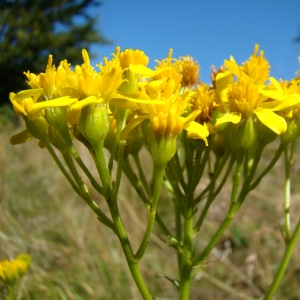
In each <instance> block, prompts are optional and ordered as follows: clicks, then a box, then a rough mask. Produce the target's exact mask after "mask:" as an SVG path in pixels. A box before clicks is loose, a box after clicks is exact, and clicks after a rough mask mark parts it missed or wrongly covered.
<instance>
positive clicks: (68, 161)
mask: <svg viewBox="0 0 300 300" xmlns="http://www.w3.org/2000/svg"><path fill="white" fill-rule="evenodd" d="M62 155H63V157H64V159H65V162H66V164H67V165H68V167H69V170H70V172H71V173H72V175H73V177H74V179H75V181H76V183H77V185H78V187H79V190H80V194H79V195H80V196H81V197H82V199H83V200H84V201H85V202H86V204H87V205H88V206H89V207H90V208H91V209H92V211H93V212H94V213H95V214H96V215H97V216H98V219H99V221H100V222H102V223H103V224H105V225H106V226H108V227H109V228H111V229H112V230H113V231H114V232H115V226H114V224H113V223H112V221H111V220H110V219H109V218H108V217H107V216H106V215H105V214H104V213H103V212H102V210H101V209H100V208H99V206H98V205H97V204H96V202H95V201H94V200H93V199H92V198H91V196H90V193H89V191H88V188H87V186H86V185H85V184H84V182H83V181H82V178H81V177H80V175H79V174H78V171H77V169H76V167H75V165H74V162H73V160H72V157H71V156H70V154H69V153H62Z"/></svg>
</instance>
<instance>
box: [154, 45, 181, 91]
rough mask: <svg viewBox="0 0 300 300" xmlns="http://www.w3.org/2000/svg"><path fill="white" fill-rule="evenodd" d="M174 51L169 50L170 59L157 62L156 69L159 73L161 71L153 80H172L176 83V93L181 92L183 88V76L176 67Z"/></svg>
mask: <svg viewBox="0 0 300 300" xmlns="http://www.w3.org/2000/svg"><path fill="white" fill-rule="evenodd" d="M172 53H173V49H170V50H169V53H168V57H167V58H164V59H162V60H161V61H159V60H156V62H157V66H156V67H155V68H156V70H157V71H159V70H160V71H161V72H160V73H159V74H158V75H156V76H154V77H153V80H164V79H166V80H168V78H172V79H173V81H174V83H175V84H174V92H175V91H177V90H179V89H180V87H181V81H182V74H180V73H179V72H178V70H177V68H176V66H175V63H176V61H177V60H176V59H174V58H172Z"/></svg>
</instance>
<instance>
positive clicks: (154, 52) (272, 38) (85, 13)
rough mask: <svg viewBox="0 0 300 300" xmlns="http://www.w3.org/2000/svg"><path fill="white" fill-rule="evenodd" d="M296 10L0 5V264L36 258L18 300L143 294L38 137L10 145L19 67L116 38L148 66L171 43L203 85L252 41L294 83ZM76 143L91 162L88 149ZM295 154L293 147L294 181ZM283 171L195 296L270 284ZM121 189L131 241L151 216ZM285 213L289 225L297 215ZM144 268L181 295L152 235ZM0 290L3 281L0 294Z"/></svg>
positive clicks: (294, 285)
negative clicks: (196, 69) (193, 64)
mask: <svg viewBox="0 0 300 300" xmlns="http://www.w3.org/2000/svg"><path fill="white" fill-rule="evenodd" d="M299 11H300V2H299V1H298V0H290V1H283V0H277V1H271V0H266V1H238V0H228V1H221V0H215V1H197V0H186V1H179V0H174V1H171V0H160V1H159V0H152V1H138V0H123V1H122V0H103V1H101V3H100V1H95V0H76V1H67V0H52V1H50V0H1V1H0V80H1V85H0V104H1V105H0V212H1V213H0V260H2V259H9V258H12V257H15V256H16V255H17V254H19V253H21V252H26V253H29V254H30V255H31V256H32V259H33V264H32V268H31V269H30V272H29V274H28V275H27V276H26V277H25V278H24V281H23V283H22V285H21V286H20V290H19V291H20V294H19V297H20V299H23V298H24V299H113V298H114V299H140V298H139V293H138V292H137V290H136V288H135V287H134V284H133V282H132V280H131V278H130V274H129V272H128V270H127V266H126V263H125V261H124V258H123V256H122V252H121V249H120V247H119V244H118V241H117V240H116V239H115V237H114V236H113V235H111V233H110V231H109V229H107V228H105V227H104V226H102V225H101V224H99V222H98V221H97V219H96V218H95V217H94V216H93V214H92V213H91V212H90V211H89V210H88V208H87V207H85V205H84V203H82V200H81V199H79V198H78V197H77V195H76V194H75V193H74V192H73V191H72V189H71V188H70V187H68V185H67V184H64V183H65V179H64V178H62V176H61V174H60V173H59V171H58V170H57V168H56V166H55V165H54V162H53V161H52V160H51V159H50V157H49V156H48V154H47V153H46V152H45V150H40V149H39V148H37V147H36V145H35V144H36V141H31V142H29V143H27V144H26V145H21V146H11V145H10V144H9V137H10V136H11V135H13V134H14V133H16V132H18V131H20V128H22V126H21V125H20V124H21V123H22V120H19V118H18V117H17V116H16V114H15V113H13V112H12V109H11V106H10V103H9V98H8V95H9V93H10V92H18V91H20V90H22V89H26V88H27V84H26V77H25V75H24V74H23V72H24V71H25V72H26V71H28V70H30V71H31V72H34V73H39V72H43V71H44V70H45V67H46V64H47V57H48V55H49V54H53V55H54V62H55V64H56V66H58V64H59V62H60V60H63V59H67V60H68V61H69V62H70V63H71V64H72V66H74V65H76V64H81V63H82V55H81V49H82V48H85V49H87V50H88V51H89V53H90V56H91V62H92V64H93V65H95V64H98V63H99V62H101V61H102V58H103V56H107V57H111V53H112V52H115V47H116V46H120V47H121V50H124V49H125V48H134V49H135V48H138V49H141V50H143V51H144V52H145V53H146V54H147V55H148V56H149V58H150V63H149V66H150V67H153V66H154V64H155V60H156V59H159V60H160V59H162V58H164V57H166V56H167V54H168V51H169V48H172V49H173V57H175V58H176V57H179V56H185V55H187V54H189V55H191V56H193V57H194V58H195V59H196V60H197V61H198V62H199V64H200V66H201V70H200V73H201V78H200V79H201V81H204V82H205V83H209V75H210V70H211V66H212V65H215V66H216V67H217V68H218V67H219V66H220V65H222V63H223V61H224V59H228V58H229V57H230V55H232V56H233V57H234V58H235V60H236V61H237V62H238V63H241V62H243V61H245V60H247V59H248V57H249V56H250V55H251V54H252V52H253V49H254V45H255V44H259V45H260V49H262V50H264V51H265V57H266V58H267V59H268V60H269V61H270V64H271V76H273V77H275V78H277V79H279V78H282V79H287V80H290V79H291V78H293V77H294V76H295V72H296V71H297V70H299V69H300V67H299V62H298V56H300V43H299V42H300V29H299V28H300V27H299V25H300V18H299ZM79 150H80V151H82V152H81V153H82V155H83V157H84V158H85V160H86V163H87V164H88V165H89V164H90V166H92V163H91V162H90V160H89V156H88V153H86V152H85V149H79ZM270 151H272V149H270ZM143 155H147V154H146V153H144V154H143ZM299 162H300V156H299V151H298V153H296V155H295V164H294V167H293V168H294V170H293V171H294V175H293V176H294V177H295V179H296V180H297V176H299V173H300V168H299ZM282 170H283V169H282V166H281V165H280V164H278V165H277V166H276V168H275V170H274V171H273V172H272V175H271V176H269V177H268V179H266V180H264V181H263V182H262V183H261V184H260V186H259V189H258V190H257V191H255V192H253V193H251V195H250V196H249V199H248V201H246V203H245V205H244V206H243V208H242V209H241V212H240V213H239V214H238V216H237V219H236V220H235V221H234V222H233V223H232V225H231V226H230V228H229V229H228V231H227V232H226V234H225V236H224V238H223V239H222V241H221V242H220V244H219V245H218V249H219V250H222V251H223V255H222V256H221V257H220V255H219V252H218V251H217V250H216V251H215V252H213V253H212V255H211V256H210V257H209V260H208V264H207V267H206V270H203V271H202V272H200V273H199V276H197V277H196V280H195V281H194V285H193V294H194V295H195V296H194V298H193V299H212V298H213V297H214V299H255V298H256V299H257V298H259V297H261V296H262V295H263V293H264V291H266V289H267V287H268V285H269V284H270V282H271V281H272V274H273V272H274V270H276V267H277V265H276V264H277V263H278V261H279V260H280V258H281V256H282V253H283V249H284V246H283V239H282V237H281V233H280V226H281V225H282V221H283V213H282V209H283V196H284V195H283V184H284V183H283V179H282V178H281V177H280V176H278V174H281V172H282ZM62 183H63V184H62ZM123 183H126V181H123ZM127 186H128V185H126V184H123V188H122V193H121V195H120V203H121V206H122V212H123V214H124V220H125V223H126V224H128V225H127V226H128V230H129V232H130V235H131V238H132V239H133V245H135V243H136V245H137V242H138V241H139V239H140V238H141V236H142V234H143V230H144V228H145V225H144V222H143V220H145V218H147V212H146V210H145V209H144V208H143V205H142V204H141V203H140V202H139V200H138V197H137V195H136V194H135V192H134V191H133V190H131V189H130V188H128V187H127ZM93 196H94V197H95V200H96V202H97V203H101V204H104V203H102V200H103V199H101V198H99V197H98V196H97V195H96V194H95V195H93ZM162 198H163V199H162V201H161V203H160V207H159V210H160V211H161V214H162V215H165V217H166V218H167V222H168V223H169V225H170V227H171V228H172V226H173V220H172V219H168V218H169V217H168V210H169V207H170V205H171V200H170V199H169V198H168V197H167V194H166V195H165V198H164V196H163V197H162ZM226 200H227V195H226V187H225V191H224V193H222V195H221V196H220V199H218V201H217V202H216V203H215V204H214V206H213V207H212V209H211V210H210V212H209V215H208V218H207V220H206V223H205V227H204V228H205V230H204V232H203V233H201V238H200V239H199V247H200V248H201V249H202V248H203V247H204V245H205V243H206V241H207V240H208V239H209V237H210V236H211V234H212V233H213V232H215V230H216V228H217V226H218V224H219V223H220V222H221V220H222V219H223V217H224V211H226V205H227V204H226V203H227V202H226ZM292 200H293V211H295V212H297V211H298V212H299V209H300V187H297V186H296V185H295V186H294V187H293V196H292ZM137 212H138V213H137ZM298 215H299V214H298ZM292 217H293V218H294V219H293V220H294V223H295V221H296V220H297V215H295V214H293V215H292ZM156 229H157V228H156ZM156 229H155V230H156ZM135 241H136V242H135ZM299 253H300V252H299V246H298V248H297V249H296V252H295V255H294V257H293V260H292V262H291V265H290V267H289V269H288V271H287V274H286V277H285V279H284V282H283V284H282V286H281V289H280V290H279V291H278V295H277V298H276V299H295V300H296V299H299V286H300V254H299ZM156 256H159V257H160V260H156V259H155V258H156ZM141 268H142V271H143V274H144V276H145V277H146V278H147V279H148V281H149V283H150V290H151V291H153V293H154V294H155V295H157V299H176V294H177V292H176V290H175V289H174V287H173V286H172V285H171V284H170V283H169V282H168V281H167V280H166V279H165V278H163V277H161V276H159V275H158V274H161V273H163V274H164V275H166V276H171V277H174V276H175V277H176V274H175V275H174V272H176V257H175V252H172V250H171V249H170V248H169V247H167V246H166V244H165V243H164V242H163V241H162V240H161V239H160V235H159V232H158V231H157V232H156V231H155V233H154V235H153V239H152V241H151V243H150V249H149V251H148V252H147V255H146V257H145V258H144V259H143V260H142V262H141ZM112 286H113V287H114V288H112ZM1 291H2V292H3V287H2V286H1V285H0V299H1ZM172 295H173V298H172ZM168 297H169V298H168Z"/></svg>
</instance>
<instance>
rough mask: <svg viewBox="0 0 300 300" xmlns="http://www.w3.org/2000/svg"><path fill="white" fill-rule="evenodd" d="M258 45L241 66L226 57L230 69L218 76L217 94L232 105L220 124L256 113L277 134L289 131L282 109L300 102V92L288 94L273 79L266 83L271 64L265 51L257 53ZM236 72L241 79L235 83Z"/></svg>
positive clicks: (220, 119) (216, 82)
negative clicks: (258, 54) (279, 112)
mask: <svg viewBox="0 0 300 300" xmlns="http://www.w3.org/2000/svg"><path fill="white" fill-rule="evenodd" d="M257 51H258V46H257V45H256V46H255V49H254V54H253V56H251V57H250V61H249V62H246V63H244V64H243V66H238V65H237V64H236V62H235V61H234V59H233V58H231V59H230V60H229V61H226V60H225V66H226V68H227V71H225V72H220V73H218V74H217V75H216V79H215V85H216V93H217V95H218V96H219V97H220V99H221V100H222V102H223V103H225V104H226V105H227V106H228V112H227V113H226V114H225V115H224V116H223V117H221V118H219V119H218V120H217V122H216V126H220V125H222V124H223V123H227V122H231V123H234V124H238V123H239V122H240V121H241V120H245V119H246V120H247V119H250V118H252V116H253V115H256V117H257V118H258V119H259V120H260V121H261V122H262V123H263V124H264V125H265V126H267V127H269V128H270V129H271V130H273V131H274V132H275V133H276V134H282V133H283V132H285V131H286V128H287V124H286V121H285V120H284V118H282V117H280V116H279V115H278V114H276V113H275V111H279V110H282V109H285V108H286V107H289V106H291V105H294V104H296V103H298V102H299V100H300V99H299V97H298V96H297V95H287V94H286V93H285V92H284V91H283V89H282V88H281V87H280V85H279V83H278V82H277V81H276V80H275V79H274V78H272V77H271V78H270V82H271V84H272V85H271V86H265V85H263V84H262V82H264V81H265V80H266V78H267V76H268V75H269V71H268V69H269V64H268V62H267V61H266V60H265V59H264V58H263V52H261V54H260V56H259V57H258V56H256V54H257ZM233 75H235V76H236V78H237V80H236V82H234V78H233Z"/></svg>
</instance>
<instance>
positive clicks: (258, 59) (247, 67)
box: [243, 44, 270, 84]
mask: <svg viewBox="0 0 300 300" xmlns="http://www.w3.org/2000/svg"><path fill="white" fill-rule="evenodd" d="M258 48H259V45H257V44H256V45H255V47H254V52H253V55H251V56H250V58H249V60H248V61H246V62H244V63H243V68H244V72H245V74H247V75H248V76H249V77H250V78H252V79H253V81H254V83H257V84H264V83H265V82H266V81H267V80H268V78H269V74H270V64H269V62H268V61H267V60H266V59H265V58H264V51H260V54H259V56H258V55H257V53H258Z"/></svg>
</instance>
